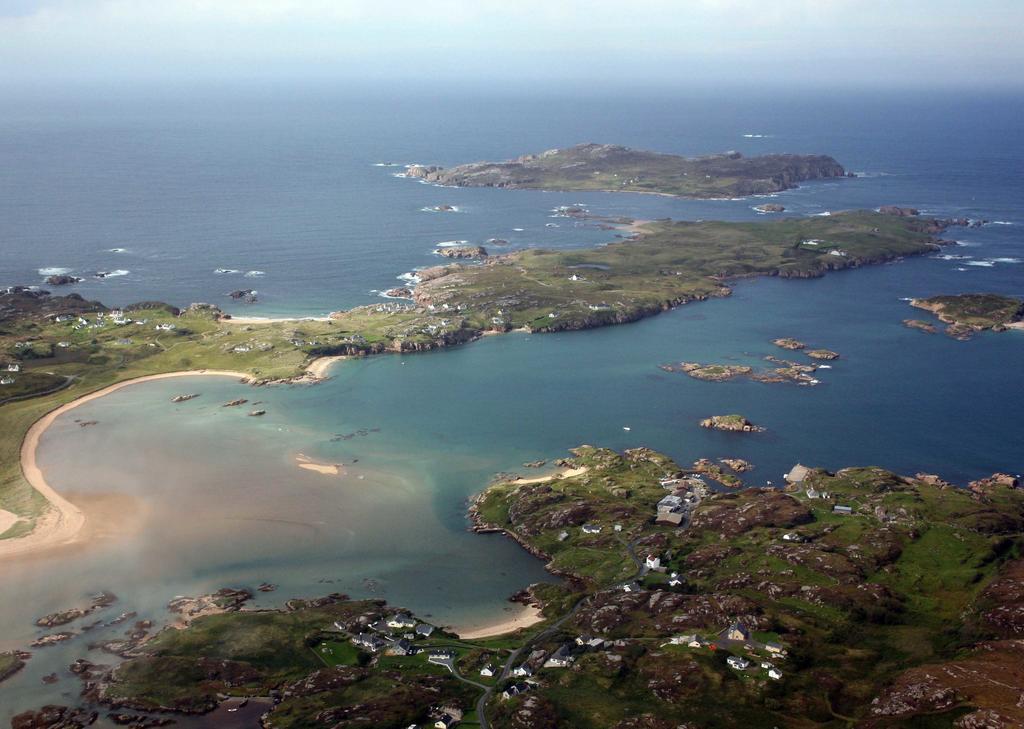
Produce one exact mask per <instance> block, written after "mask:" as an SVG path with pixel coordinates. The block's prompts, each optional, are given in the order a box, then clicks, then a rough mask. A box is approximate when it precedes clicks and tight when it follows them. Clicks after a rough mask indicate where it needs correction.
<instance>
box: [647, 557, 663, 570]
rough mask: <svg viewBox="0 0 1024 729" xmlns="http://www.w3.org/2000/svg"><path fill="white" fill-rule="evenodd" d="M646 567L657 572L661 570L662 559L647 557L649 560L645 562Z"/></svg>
mask: <svg viewBox="0 0 1024 729" xmlns="http://www.w3.org/2000/svg"><path fill="white" fill-rule="evenodd" d="M644 566H646V567H647V569H649V570H656V569H660V568H661V557H656V556H654V555H653V554H649V555H647V559H646V560H644Z"/></svg>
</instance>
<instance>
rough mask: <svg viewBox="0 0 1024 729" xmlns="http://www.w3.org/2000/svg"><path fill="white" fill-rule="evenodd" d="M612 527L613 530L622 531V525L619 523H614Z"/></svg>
mask: <svg viewBox="0 0 1024 729" xmlns="http://www.w3.org/2000/svg"><path fill="white" fill-rule="evenodd" d="M612 529H613V530H614V531H617V532H621V531H622V525H621V524H616V525H615V526H613V527H612Z"/></svg>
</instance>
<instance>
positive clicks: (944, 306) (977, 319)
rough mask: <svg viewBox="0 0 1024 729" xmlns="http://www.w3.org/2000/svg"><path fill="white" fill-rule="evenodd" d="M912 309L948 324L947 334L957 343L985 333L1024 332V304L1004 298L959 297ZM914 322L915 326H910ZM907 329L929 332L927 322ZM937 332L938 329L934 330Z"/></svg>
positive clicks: (931, 301)
mask: <svg viewBox="0 0 1024 729" xmlns="http://www.w3.org/2000/svg"><path fill="white" fill-rule="evenodd" d="M910 305H911V306H913V307H916V308H918V309H924V310H925V311H930V312H931V313H933V314H934V315H935V316H936V317H938V319H939V321H941V322H943V323H944V324H946V325H947V326H946V333H947V334H948V335H949V336H951V337H954V338H956V339H970V337H971V336H972V335H973V334H975V333H977V332H981V331H994V332H1004V331H1006V330H1007V329H1011V328H1018V329H1019V328H1024V323H1022V322H1024V301H1022V300H1021V299H1018V298H1015V297H1013V296H1003V295H1001V294H957V295H952V296H932V297H930V298H927V299H913V300H911V302H910ZM910 322H913V323H910ZM904 323H905V324H907V326H910V327H913V328H915V329H921V330H922V331H928V329H927V326H922V324H927V322H923V323H922V322H918V321H917V320H908V321H906V322H904ZM932 331H934V327H933V328H932Z"/></svg>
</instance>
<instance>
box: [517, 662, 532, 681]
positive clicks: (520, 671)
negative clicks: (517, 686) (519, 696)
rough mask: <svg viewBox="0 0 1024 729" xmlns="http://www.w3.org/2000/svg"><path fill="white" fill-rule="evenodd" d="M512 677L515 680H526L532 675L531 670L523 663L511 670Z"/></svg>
mask: <svg viewBox="0 0 1024 729" xmlns="http://www.w3.org/2000/svg"><path fill="white" fill-rule="evenodd" d="M512 675H513V676H515V677H517V678H527V677H529V676H532V675H533V669H532V668H530V667H529V666H527V665H526V664H525V663H523V664H520V665H518V666H516V667H515V668H513V669H512Z"/></svg>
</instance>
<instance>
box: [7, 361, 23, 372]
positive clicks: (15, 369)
mask: <svg viewBox="0 0 1024 729" xmlns="http://www.w3.org/2000/svg"><path fill="white" fill-rule="evenodd" d="M7 371H8V372H21V365H20V364H18V363H17V362H13V363H11V364H9V365H7Z"/></svg>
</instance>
